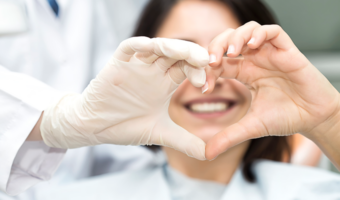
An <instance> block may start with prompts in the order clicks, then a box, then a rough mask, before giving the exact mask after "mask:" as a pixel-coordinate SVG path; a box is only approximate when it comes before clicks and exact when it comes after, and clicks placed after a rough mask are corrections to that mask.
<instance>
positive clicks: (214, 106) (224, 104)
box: [185, 101, 236, 114]
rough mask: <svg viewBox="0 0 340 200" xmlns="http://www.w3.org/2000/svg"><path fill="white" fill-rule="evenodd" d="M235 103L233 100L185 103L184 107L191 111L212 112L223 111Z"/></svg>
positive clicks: (199, 112) (198, 112)
mask: <svg viewBox="0 0 340 200" xmlns="http://www.w3.org/2000/svg"><path fill="white" fill-rule="evenodd" d="M235 105H236V102H234V101H218V102H197V103H188V104H186V105H185V107H186V108H187V109H188V110H189V111H190V112H192V113H197V114H212V113H221V112H225V111H227V110H229V109H231V108H232V107H233V106H235Z"/></svg>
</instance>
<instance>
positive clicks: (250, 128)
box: [205, 114, 269, 160]
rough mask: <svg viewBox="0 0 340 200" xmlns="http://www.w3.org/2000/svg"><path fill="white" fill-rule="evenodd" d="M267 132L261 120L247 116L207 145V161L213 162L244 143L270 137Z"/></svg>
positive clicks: (215, 136)
mask: <svg viewBox="0 0 340 200" xmlns="http://www.w3.org/2000/svg"><path fill="white" fill-rule="evenodd" d="M267 130H268V129H267V127H266V126H265V124H264V123H263V122H262V121H261V120H260V119H259V118H257V117H255V116H253V115H252V114H247V115H246V116H245V117H244V118H242V119H241V120H240V121H239V122H237V123H235V124H233V125H231V126H229V127H227V128H226V129H224V130H223V131H221V132H219V133H217V134H216V135H214V137H212V138H211V139H210V140H209V141H208V143H207V145H206V153H205V156H206V158H207V160H213V159H215V158H216V157H217V156H218V155H219V154H221V153H223V152H225V151H227V150H228V149H229V148H231V147H233V146H236V145H238V144H240V143H242V142H244V141H247V140H250V139H254V138H259V137H264V136H269V134H268V131H267Z"/></svg>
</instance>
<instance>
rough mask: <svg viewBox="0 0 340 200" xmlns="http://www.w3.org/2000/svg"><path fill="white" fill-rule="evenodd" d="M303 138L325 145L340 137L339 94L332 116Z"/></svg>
mask: <svg viewBox="0 0 340 200" xmlns="http://www.w3.org/2000/svg"><path fill="white" fill-rule="evenodd" d="M305 136H306V137H308V138H309V139H311V140H313V141H314V142H315V143H317V144H320V143H325V144H326V143H327V142H329V141H331V140H332V139H334V138H338V137H340V94H339V102H338V106H337V107H336V109H335V110H334V112H333V113H332V115H331V116H329V117H328V118H327V120H325V121H324V122H322V123H321V124H319V125H318V126H317V127H315V128H314V129H313V130H312V131H310V132H309V133H308V134H306V135H305Z"/></svg>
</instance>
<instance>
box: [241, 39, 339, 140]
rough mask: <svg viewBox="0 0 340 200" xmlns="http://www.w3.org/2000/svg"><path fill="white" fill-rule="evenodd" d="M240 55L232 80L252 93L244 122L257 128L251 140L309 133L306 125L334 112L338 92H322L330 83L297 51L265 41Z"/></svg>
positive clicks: (325, 90)
mask: <svg viewBox="0 0 340 200" xmlns="http://www.w3.org/2000/svg"><path fill="white" fill-rule="evenodd" d="M242 55H243V61H242V62H241V66H240V68H241V70H239V74H238V76H237V77H236V78H237V79H238V80H240V81H241V82H243V83H245V84H246V85H247V86H248V88H249V89H250V91H251V93H252V97H253V99H252V106H251V108H250V111H249V113H248V115H249V116H251V117H252V120H251V122H250V121H248V120H247V127H249V126H248V125H249V122H250V123H253V126H252V127H258V129H259V130H258V134H259V135H256V136H254V137H261V136H268V135H289V134H294V133H297V132H306V131H310V130H311V129H313V128H314V127H313V126H306V122H312V123H308V124H313V125H317V124H319V123H321V122H322V121H324V120H325V119H326V118H327V117H328V116H329V115H330V114H331V112H333V111H334V110H335V108H336V106H337V103H336V101H334V100H335V99H336V97H337V96H338V93H337V92H336V91H335V90H330V89H325V88H330V87H326V86H328V85H329V84H330V83H329V82H328V81H327V79H326V78H324V77H323V76H322V75H321V73H315V72H316V69H315V68H314V67H313V66H312V65H311V64H310V63H309V61H308V60H307V59H306V58H305V57H304V56H303V55H302V54H301V53H300V52H299V50H298V49H297V48H291V49H290V50H288V51H286V50H281V49H278V48H276V47H274V46H273V45H272V44H271V43H270V42H266V43H264V45H262V46H261V47H260V48H258V49H256V50H252V49H246V50H244V52H242ZM292 61H294V62H292ZM278 105H279V106H278ZM325 105H327V106H325ZM241 123H242V122H241Z"/></svg>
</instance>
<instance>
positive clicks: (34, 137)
mask: <svg viewBox="0 0 340 200" xmlns="http://www.w3.org/2000/svg"><path fill="white" fill-rule="evenodd" d="M43 116H44V112H42V113H41V115H40V118H39V120H38V121H37V123H36V124H35V126H34V127H33V129H32V131H31V133H30V134H29V135H28V137H27V138H26V141H41V140H43V139H42V136H41V131H40V124H41V121H42V118H43Z"/></svg>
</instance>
